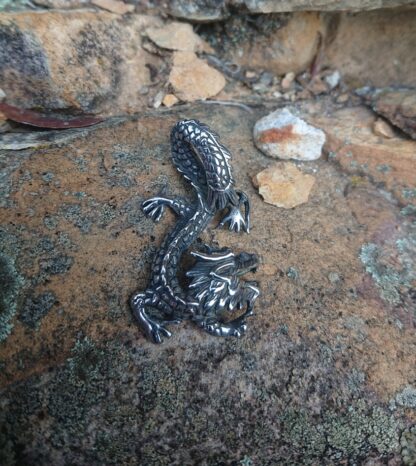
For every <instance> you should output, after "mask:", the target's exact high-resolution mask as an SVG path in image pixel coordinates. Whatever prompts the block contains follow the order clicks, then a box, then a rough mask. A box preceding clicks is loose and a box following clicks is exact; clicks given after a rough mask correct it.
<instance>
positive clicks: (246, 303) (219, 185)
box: [130, 120, 259, 343]
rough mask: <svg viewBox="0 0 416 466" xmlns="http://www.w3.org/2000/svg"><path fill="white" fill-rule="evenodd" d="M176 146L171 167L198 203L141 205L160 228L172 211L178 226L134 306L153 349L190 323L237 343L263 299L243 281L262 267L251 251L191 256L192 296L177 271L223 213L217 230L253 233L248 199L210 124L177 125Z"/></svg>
mask: <svg viewBox="0 0 416 466" xmlns="http://www.w3.org/2000/svg"><path fill="white" fill-rule="evenodd" d="M171 147H172V161H173V163H174V165H175V166H176V168H177V170H178V171H179V172H180V173H181V174H182V175H183V176H184V177H185V179H187V180H188V181H190V183H191V184H192V186H193V187H194V189H195V191H196V195H197V201H196V204H195V205H192V204H190V203H188V201H186V200H185V199H182V198H176V199H168V198H165V197H154V198H151V199H148V200H147V201H145V202H144V203H143V205H142V208H143V211H144V213H145V214H146V215H147V216H149V217H150V218H152V219H153V220H154V221H156V222H158V221H159V220H160V219H161V217H162V215H163V212H164V210H165V208H166V206H168V207H170V208H171V209H172V210H173V211H174V212H175V213H176V214H177V215H178V217H179V220H178V222H177V223H176V225H175V227H174V228H173V230H172V231H171V232H170V233H169V234H168V235H167V236H166V238H165V239H164V241H163V243H162V245H161V247H160V249H159V251H158V252H157V253H156V255H155V257H154V260H153V264H152V269H151V279H150V285H149V287H148V288H147V290H146V291H144V292H136V293H134V294H133V296H132V297H131V298H130V307H131V309H132V312H133V314H134V316H135V317H136V319H137V321H138V323H139V326H140V327H141V328H142V330H143V331H144V333H145V335H146V336H147V337H148V338H149V339H150V340H151V341H153V342H154V343H161V342H162V338H163V337H170V336H171V332H170V331H169V330H167V329H166V327H165V325H167V324H171V323H179V322H181V321H182V320H184V319H188V320H192V321H194V322H195V323H196V324H197V325H198V326H199V327H200V328H202V329H204V330H205V331H207V332H208V333H210V334H213V335H217V336H237V337H239V336H241V335H242V334H244V332H245V331H246V317H248V316H250V315H252V313H253V305H254V301H255V300H256V299H257V297H258V295H259V290H258V289H257V287H256V283H255V282H248V281H241V280H240V278H239V277H240V276H241V275H243V274H244V273H246V272H248V271H250V270H253V269H255V268H256V266H257V264H258V258H257V256H256V255H255V254H247V253H245V252H243V253H240V254H238V255H235V254H234V253H233V252H231V250H230V249H228V248H222V249H218V248H211V247H209V246H207V245H205V251H204V252H195V251H194V252H191V255H192V256H193V257H194V258H195V259H196V263H195V265H194V266H193V268H192V269H191V270H189V271H188V272H187V273H186V275H187V277H189V278H190V280H191V283H190V284H189V287H188V290H187V292H185V291H184V290H183V289H182V287H181V286H180V284H179V281H178V278H177V269H178V264H179V261H180V259H181V256H182V254H183V253H184V252H185V251H186V250H187V249H188V248H189V247H190V246H191V245H192V243H193V242H194V241H195V240H196V239H197V237H198V236H199V235H200V233H201V232H202V231H203V230H204V229H205V228H206V227H207V225H208V224H209V223H210V221H211V220H212V219H213V217H214V215H215V214H216V213H217V212H218V211H221V210H223V209H228V213H227V215H226V216H225V217H224V218H223V220H222V221H221V222H220V225H219V226H224V225H226V224H229V229H230V230H233V231H236V232H239V231H240V230H241V229H243V230H244V231H246V232H248V231H249V222H250V218H249V212H250V205H249V201H248V198H247V196H246V195H245V193H243V192H242V191H237V190H235V189H234V179H233V176H232V172H231V165H230V160H231V154H230V152H229V151H228V149H226V148H225V147H224V146H223V145H222V144H221V143H220V142H219V137H218V135H217V134H216V133H214V132H213V131H211V130H210V129H209V127H208V126H206V125H205V124H203V123H200V122H199V121H197V120H183V121H179V122H178V123H177V124H176V125H175V126H174V127H173V128H172V131H171ZM241 207H244V216H243V214H242V212H241V210H240V209H241ZM244 307H246V310H245V312H244V313H243V314H242V315H241V316H239V317H237V318H235V319H234V320H231V321H229V322H224V316H223V314H224V313H225V312H226V311H233V310H235V309H239V310H241V309H244ZM148 308H154V309H156V310H158V311H159V313H161V314H162V315H163V319H159V318H157V317H154V316H153V315H150V313H149V312H148Z"/></svg>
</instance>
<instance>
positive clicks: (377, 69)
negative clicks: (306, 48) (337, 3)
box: [322, 2, 416, 87]
mask: <svg viewBox="0 0 416 466" xmlns="http://www.w3.org/2000/svg"><path fill="white" fill-rule="evenodd" d="M374 4H376V2H374ZM415 21H416V10H415V9H414V8H412V9H406V8H403V9H400V8H399V9H397V10H395V9H392V10H390V9H389V10H380V11H370V12H365V13H359V14H355V15H350V14H342V15H334V16H331V17H328V18H327V23H326V30H325V32H324V42H323V44H324V53H323V56H322V66H326V65H328V66H331V67H333V68H336V69H338V70H339V71H340V72H341V75H342V77H343V79H344V80H346V82H347V83H348V84H349V85H350V86H352V87H360V86H365V85H369V84H370V85H373V86H378V87H382V86H389V85H401V86H403V85H407V86H416V59H415V58H414V44H415V41H416V29H415V27H414V25H415ZM380 63H383V66H380Z"/></svg>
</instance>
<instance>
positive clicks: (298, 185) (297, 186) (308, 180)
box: [253, 162, 315, 209]
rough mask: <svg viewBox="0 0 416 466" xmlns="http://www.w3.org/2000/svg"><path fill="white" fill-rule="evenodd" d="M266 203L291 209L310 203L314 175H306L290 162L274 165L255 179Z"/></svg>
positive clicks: (258, 174)
mask: <svg viewBox="0 0 416 466" xmlns="http://www.w3.org/2000/svg"><path fill="white" fill-rule="evenodd" d="M253 184H254V186H256V187H257V188H258V189H259V193H260V195H261V197H262V198H263V199H264V200H265V202H267V203H269V204H272V205H275V206H276V207H283V208H284V209H291V208H293V207H296V206H298V205H301V204H304V203H305V202H308V198H309V193H310V192H311V189H312V187H313V185H314V184H315V178H314V177H313V176H312V175H304V174H303V173H302V172H301V171H300V170H298V169H297V168H296V165H294V164H293V163H290V162H285V163H278V164H275V165H272V166H271V167H269V168H266V169H265V170H262V171H261V172H260V173H257V175H256V176H255V177H254V178H253Z"/></svg>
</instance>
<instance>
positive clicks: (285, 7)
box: [168, 0, 414, 22]
mask: <svg viewBox="0 0 416 466" xmlns="http://www.w3.org/2000/svg"><path fill="white" fill-rule="evenodd" d="M412 4H414V1H413V0H364V1H363V0H347V1H345V0H312V1H311V0H278V1H276V0H229V1H227V0H196V1H195V0H171V1H170V2H169V6H168V11H169V13H170V14H171V15H172V16H175V17H177V18H183V19H187V20H188V21H196V22H210V21H218V20H220V19H226V18H227V17H228V16H229V15H230V7H231V9H233V8H234V11H235V9H236V8H238V9H239V10H240V11H244V10H246V11H247V12H249V13H286V12H292V11H313V10H315V11H351V10H353V11H366V10H374V9H379V8H393V7H398V6H405V5H412Z"/></svg>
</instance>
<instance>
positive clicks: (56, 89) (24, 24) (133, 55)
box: [0, 10, 160, 114]
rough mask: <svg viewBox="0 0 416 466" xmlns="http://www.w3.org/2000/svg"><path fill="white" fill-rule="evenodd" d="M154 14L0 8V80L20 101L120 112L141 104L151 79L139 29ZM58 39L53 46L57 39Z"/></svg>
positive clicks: (13, 99) (151, 20) (9, 94)
mask: <svg viewBox="0 0 416 466" xmlns="http://www.w3.org/2000/svg"><path fill="white" fill-rule="evenodd" d="M158 24H160V20H159V19H157V18H155V17H151V16H140V15H128V16H123V17H120V16H117V15H114V14H111V13H107V12H104V11H102V12H99V11H96V12H94V11H90V10H88V11H85V10H84V11H81V10H74V11H51V12H47V11H45V12H24V13H23V12H22V13H13V14H11V13H10V14H7V13H0V63H1V66H0V82H1V86H2V88H3V90H4V91H5V92H6V94H7V102H8V103H9V104H13V105H17V106H20V107H24V108H33V107H36V108H39V107H40V108H47V109H70V110H72V111H74V110H75V111H80V110H82V111H85V112H103V113H108V114H111V113H113V112H114V113H120V112H129V111H130V112H131V111H138V110H139V109H140V108H141V107H142V106H143V104H144V102H145V100H144V97H143V96H141V95H140V93H139V88H140V87H141V86H143V85H146V84H148V83H149V82H150V78H149V69H148V68H147V67H146V65H147V64H149V63H150V64H151V63H155V60H156V62H157V58H156V57H154V56H152V55H150V54H148V53H147V52H145V51H144V50H142V49H141V47H140V44H141V32H142V31H144V30H145V29H146V28H148V27H150V26H152V25H158ZM58 44H59V46H58Z"/></svg>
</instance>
